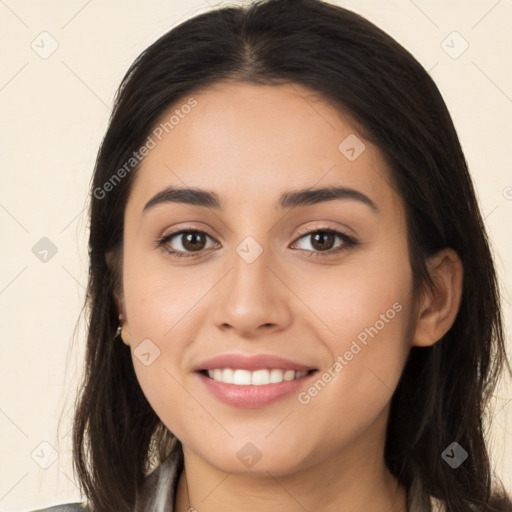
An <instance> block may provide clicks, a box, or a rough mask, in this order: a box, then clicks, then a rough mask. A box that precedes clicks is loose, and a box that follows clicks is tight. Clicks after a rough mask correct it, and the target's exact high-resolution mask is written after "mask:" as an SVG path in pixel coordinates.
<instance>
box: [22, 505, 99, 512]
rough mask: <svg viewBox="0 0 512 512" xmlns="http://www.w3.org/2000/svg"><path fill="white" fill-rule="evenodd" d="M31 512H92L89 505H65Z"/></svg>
mask: <svg viewBox="0 0 512 512" xmlns="http://www.w3.org/2000/svg"><path fill="white" fill-rule="evenodd" d="M31 512H90V509H89V507H88V506H87V503H64V504H62V505H55V506H53V507H49V508H41V509H38V510H32V511H31Z"/></svg>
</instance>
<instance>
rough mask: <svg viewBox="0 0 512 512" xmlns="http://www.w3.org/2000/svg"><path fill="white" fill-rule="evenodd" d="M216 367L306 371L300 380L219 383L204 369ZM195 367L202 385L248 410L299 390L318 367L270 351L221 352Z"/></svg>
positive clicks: (220, 398) (219, 396)
mask: <svg viewBox="0 0 512 512" xmlns="http://www.w3.org/2000/svg"><path fill="white" fill-rule="evenodd" d="M218 368H222V369H224V368H232V369H240V370H249V371H255V370H260V369H268V370H272V369H280V370H294V371H298V372H300V371H309V373H308V374H307V375H304V376H303V377H300V378H299V379H294V380H288V381H283V382H279V383H275V384H266V385H263V386H256V385H246V386H241V385H238V384H226V383H224V382H218V381H216V380H213V379H211V378H209V377H208V376H207V375H205V372H204V370H215V369H218ZM194 370H195V373H196V375H197V376H198V378H199V379H200V381H201V382H202V384H203V385H204V386H205V388H206V389H207V390H208V391H209V392H210V393H211V394H212V395H213V396H214V397H216V398H217V399H218V400H220V401H221V402H223V403H225V404H228V405H231V406H233V407H239V408H247V409H258V408H262V407H265V406H266V405H269V404H271V403H274V402H277V401H278V400H281V399H283V398H285V397H287V396H290V395H291V394H294V393H295V394H296V393H298V392H299V390H300V388H302V387H303V386H304V385H305V383H306V381H308V380H309V379H310V378H311V377H312V376H313V375H315V374H316V373H317V371H316V370H317V369H316V368H315V367H313V366H309V365H306V364H303V363H298V362H296V361H292V360H290V359H284V358H282V357H279V356H275V355H273V354H256V355H246V354H221V355H218V356H215V357H212V358H210V359H207V360H206V361H203V362H202V363H200V364H199V365H197V366H196V367H195V369H194ZM312 370H315V371H312Z"/></svg>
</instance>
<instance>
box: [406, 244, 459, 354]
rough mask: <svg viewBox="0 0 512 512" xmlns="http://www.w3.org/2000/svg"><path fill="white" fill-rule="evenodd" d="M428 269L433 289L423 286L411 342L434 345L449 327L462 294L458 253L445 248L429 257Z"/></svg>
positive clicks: (419, 344) (421, 345)
mask: <svg viewBox="0 0 512 512" xmlns="http://www.w3.org/2000/svg"><path fill="white" fill-rule="evenodd" d="M427 266H428V271H429V274H430V276H431V278H432V281H433V285H434V289H433V290H430V289H429V288H427V289H426V291H425V293H424V294H423V297H422V299H421V303H420V305H419V307H418V310H417V317H416V328H415V331H414V336H413V340H412V345H413V346H417V347H427V346H431V345H434V344H435V343H436V342H437V341H439V340H440V339H441V338H442V337H443V336H444V335H445V334H446V333H447V332H448V331H449V330H450V328H451V326H452V325H453V323H454V322H455V318H456V317H457V313H458V311H459V307H460V302H461V297H462V283H463V273H464V271H463V266H462V262H461V260H460V258H459V255H458V254H457V253H456V252H455V251H454V250H453V249H451V248H446V249H443V250H441V251H439V252H438V253H436V254H435V255H434V256H432V257H431V258H429V260H428V262H427Z"/></svg>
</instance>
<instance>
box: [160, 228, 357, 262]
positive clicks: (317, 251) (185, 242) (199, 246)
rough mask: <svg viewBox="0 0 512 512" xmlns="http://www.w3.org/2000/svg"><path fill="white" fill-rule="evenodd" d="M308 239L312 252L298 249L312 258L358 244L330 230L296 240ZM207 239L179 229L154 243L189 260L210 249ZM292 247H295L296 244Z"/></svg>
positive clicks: (325, 229)
mask: <svg viewBox="0 0 512 512" xmlns="http://www.w3.org/2000/svg"><path fill="white" fill-rule="evenodd" d="M308 237H309V238H310V240H311V243H310V245H311V247H312V250H310V249H308V248H304V247H302V248H300V249H301V250H305V251H306V252H309V253H311V254H310V255H309V256H310V257H312V258H314V257H319V256H320V257H327V256H330V255H333V254H339V253H341V252H344V251H347V250H349V249H350V248H351V247H353V246H355V245H358V244H359V242H358V241H357V240H356V239H355V238H353V237H352V236H349V235H347V234H346V233H343V232H342V231H339V230H336V229H332V228H320V229H316V230H314V231H308V232H306V233H303V234H302V235H301V236H300V237H299V238H298V240H302V239H305V240H307V238H308ZM174 239H176V241H177V242H175V241H174ZM208 239H210V240H213V239H212V237H210V235H208V233H206V232H204V231H201V230H197V229H181V230H179V231H176V232H174V233H168V234H167V235H164V236H162V237H161V238H159V239H157V241H156V243H157V247H161V248H162V249H164V250H165V251H166V252H167V253H168V254H170V255H171V256H173V257H176V258H190V257H197V256H201V253H202V252H203V251H205V250H206V249H211V246H210V247H208V246H207V242H208ZM336 239H339V240H341V243H340V244H339V245H338V246H334V247H332V245H333V244H334V243H335V240H336ZM173 245H174V246H173ZM214 245H215V244H214ZM293 245H297V242H295V243H294V244H293ZM306 245H307V244H306ZM292 247H293V246H292Z"/></svg>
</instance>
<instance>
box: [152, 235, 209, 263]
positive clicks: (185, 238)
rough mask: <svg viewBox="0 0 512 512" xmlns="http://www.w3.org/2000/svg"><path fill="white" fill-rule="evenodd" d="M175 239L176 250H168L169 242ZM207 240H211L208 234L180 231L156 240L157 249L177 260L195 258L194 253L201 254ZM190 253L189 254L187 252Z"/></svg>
mask: <svg viewBox="0 0 512 512" xmlns="http://www.w3.org/2000/svg"><path fill="white" fill-rule="evenodd" d="M173 238H176V239H177V240H178V243H176V244H175V245H177V246H178V247H177V248H173V247H172V246H171V248H170V249H169V245H171V244H170V242H171V240H173ZM207 238H211V237H210V235H208V233H205V232H204V231H200V230H186V229H182V230H180V231H176V232H175V233H169V234H167V235H165V236H163V237H162V238H160V239H158V240H157V244H158V247H162V248H163V249H164V250H165V251H166V252H168V253H169V254H172V255H173V256H175V257H177V258H183V257H185V258H188V257H193V256H196V255H195V254H194V253H197V252H201V251H203V250H204V249H206V248H207V247H206V246H205V242H206V239H207ZM180 246H181V247H180ZM189 251H190V252H189Z"/></svg>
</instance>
